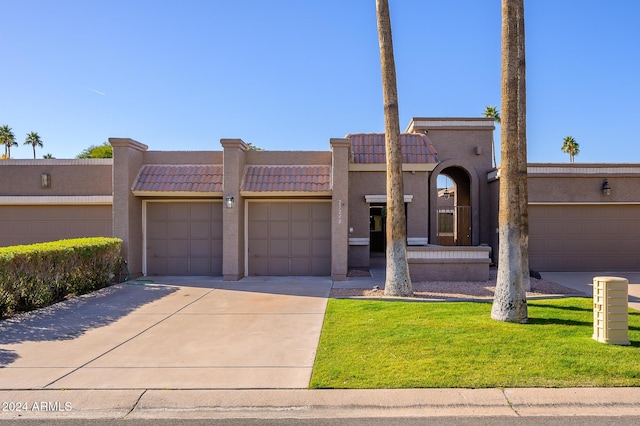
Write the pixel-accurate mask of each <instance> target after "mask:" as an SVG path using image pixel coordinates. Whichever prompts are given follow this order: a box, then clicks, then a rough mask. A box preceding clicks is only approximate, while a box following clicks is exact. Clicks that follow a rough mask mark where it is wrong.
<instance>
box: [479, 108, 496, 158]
mask: <svg viewBox="0 0 640 426" xmlns="http://www.w3.org/2000/svg"><path fill="white" fill-rule="evenodd" d="M482 114H483V115H484V116H485V117H487V118H493V121H495V122H496V123H498V124H500V111H498V107H494V106H493V105H489V106H487V107H486V108H485V109H484V112H483V113H482ZM491 139H492V142H493V143H492V144H491V149H492V152H491V153H492V154H493V167H497V166H498V162H497V161H496V144H495V141H493V137H492V138H491Z"/></svg>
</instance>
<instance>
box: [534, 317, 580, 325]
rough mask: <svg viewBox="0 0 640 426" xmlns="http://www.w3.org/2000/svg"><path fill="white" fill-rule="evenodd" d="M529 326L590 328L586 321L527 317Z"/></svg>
mask: <svg viewBox="0 0 640 426" xmlns="http://www.w3.org/2000/svg"><path fill="white" fill-rule="evenodd" d="M529 324H532V325H575V326H591V325H592V323H591V322H588V321H575V320H565V319H559V318H536V317H533V318H531V317H529Z"/></svg>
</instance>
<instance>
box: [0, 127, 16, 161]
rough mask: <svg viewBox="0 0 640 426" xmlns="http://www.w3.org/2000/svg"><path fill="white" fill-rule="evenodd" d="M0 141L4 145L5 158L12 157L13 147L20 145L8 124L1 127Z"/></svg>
mask: <svg viewBox="0 0 640 426" xmlns="http://www.w3.org/2000/svg"><path fill="white" fill-rule="evenodd" d="M0 141H1V142H2V144H3V145H4V158H7V159H8V158H11V147H12V146H18V143H17V142H16V137H15V135H14V134H13V132H12V131H11V128H10V127H9V126H8V125H6V124H5V125H4V126H2V127H0Z"/></svg>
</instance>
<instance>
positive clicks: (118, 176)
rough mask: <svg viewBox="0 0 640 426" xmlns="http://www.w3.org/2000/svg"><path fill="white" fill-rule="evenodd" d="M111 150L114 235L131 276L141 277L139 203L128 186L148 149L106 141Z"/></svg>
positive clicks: (122, 141)
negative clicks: (118, 241) (119, 240)
mask: <svg viewBox="0 0 640 426" xmlns="http://www.w3.org/2000/svg"><path fill="white" fill-rule="evenodd" d="M109 143H110V144H111V145H112V146H113V235H114V237H117V238H120V239H122V256H123V258H124V259H125V260H126V261H127V263H128V264H129V272H130V273H131V274H132V275H133V276H140V275H142V249H143V247H142V199H141V198H140V197H136V196H134V195H133V193H132V191H131V186H132V185H133V182H134V181H135V178H136V176H137V175H138V172H139V171H140V167H142V164H143V161H144V160H143V158H144V151H146V150H147V146H146V145H144V144H141V143H139V142H136V141H134V140H133V139H128V138H109Z"/></svg>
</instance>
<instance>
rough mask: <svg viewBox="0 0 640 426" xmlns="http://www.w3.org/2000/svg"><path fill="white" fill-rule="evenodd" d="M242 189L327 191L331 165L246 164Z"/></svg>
mask: <svg viewBox="0 0 640 426" xmlns="http://www.w3.org/2000/svg"><path fill="white" fill-rule="evenodd" d="M241 190H242V191H247V192H329V191H331V166H322V165H320V166H247V167H246V168H245V173H244V180H243V182H242V188H241Z"/></svg>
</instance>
